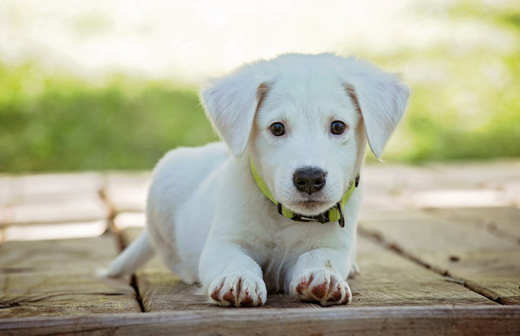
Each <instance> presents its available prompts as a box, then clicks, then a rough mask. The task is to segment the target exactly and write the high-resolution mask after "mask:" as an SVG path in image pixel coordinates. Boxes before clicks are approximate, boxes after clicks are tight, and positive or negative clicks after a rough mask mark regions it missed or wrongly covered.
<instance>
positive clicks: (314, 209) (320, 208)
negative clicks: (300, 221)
mask: <svg viewBox="0 0 520 336" xmlns="http://www.w3.org/2000/svg"><path fill="white" fill-rule="evenodd" d="M286 206H287V207H289V208H290V209H291V210H293V211H294V212H296V213H299V214H301V215H305V216H316V215H319V214H321V213H323V212H325V211H327V210H328V209H330V208H331V207H333V206H334V203H331V202H330V201H329V202H326V201H322V200H313V199H307V200H299V201H295V202H291V203H290V204H287V205H286Z"/></svg>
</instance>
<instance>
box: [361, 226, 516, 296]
mask: <svg viewBox="0 0 520 336" xmlns="http://www.w3.org/2000/svg"><path fill="white" fill-rule="evenodd" d="M360 224H361V225H360V232H362V233H363V232H364V233H365V234H367V235H371V236H372V237H374V238H376V239H378V240H380V241H381V242H383V243H385V244H386V245H387V246H388V247H390V248H392V249H394V250H397V251H400V252H401V253H403V254H404V255H406V256H408V257H409V258H411V259H413V260H416V261H417V262H418V263H420V264H423V265H425V266H427V267H431V268H433V269H435V270H436V271H437V272H439V273H441V274H447V275H449V276H450V277H452V278H456V279H460V280H462V282H463V283H464V284H465V285H466V286H468V287H469V288H471V289H472V290H474V291H475V292H477V293H481V294H482V295H485V296H486V297H488V298H490V299H492V300H495V301H497V302H500V303H503V304H519V303H520V288H519V285H520V283H519V282H518V281H519V279H520V263H519V262H518V260H520V246H519V245H518V244H517V243H516V242H514V241H509V240H505V239H503V238H500V237H497V236H496V235H494V234H492V233H491V232H489V231H488V230H486V229H485V228H483V227H482V225H480V224H478V223H475V221H471V220H469V221H468V220H446V219H443V218H437V219H406V218H404V219H402V220H398V219H395V218H394V219H392V220H374V221H361V223H360Z"/></svg>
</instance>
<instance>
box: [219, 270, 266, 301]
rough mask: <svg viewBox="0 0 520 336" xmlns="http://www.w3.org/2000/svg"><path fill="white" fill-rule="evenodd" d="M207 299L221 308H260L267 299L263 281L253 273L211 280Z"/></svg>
mask: <svg viewBox="0 0 520 336" xmlns="http://www.w3.org/2000/svg"><path fill="white" fill-rule="evenodd" d="M209 297H210V298H211V300H212V301H213V302H214V303H216V304H219V305H221V306H237V307H244V306H261V305H263V304H264V303H265V301H266V299H267V290H266V288H265V283H264V281H263V280H262V279H261V278H259V277H258V276H256V275H255V274H253V273H243V274H236V273H232V274H227V275H223V276H220V277H218V278H216V279H215V280H213V282H212V283H211V285H210V286H209Z"/></svg>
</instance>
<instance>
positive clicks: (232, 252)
mask: <svg viewBox="0 0 520 336" xmlns="http://www.w3.org/2000/svg"><path fill="white" fill-rule="evenodd" d="M199 276H200V280H201V282H202V284H203V286H204V288H207V293H208V295H209V298H210V300H211V301H212V302H213V303H216V304H219V305H221V306H237V307H240V306H261V305H263V304H264V303H265V301H266V299H267V290H266V287H265V283H264V281H263V279H262V269H261V268H260V266H259V265H258V264H257V263H256V262H255V261H254V260H253V258H251V257H250V256H249V255H247V254H246V253H245V251H244V250H243V249H242V248H241V247H240V246H237V245H235V244H232V243H229V242H217V241H212V242H208V244H207V245H206V247H205V248H204V251H203V253H202V256H201V260H200V264H199Z"/></svg>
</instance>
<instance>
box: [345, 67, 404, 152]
mask: <svg viewBox="0 0 520 336" xmlns="http://www.w3.org/2000/svg"><path fill="white" fill-rule="evenodd" d="M344 86H345V89H346V90H347V93H348V95H349V96H350V98H351V99H352V100H353V101H354V103H355V104H356V105H357V107H358V109H359V110H360V112H361V115H362V116H363V122H364V124H365V131H366V134H367V138H368V143H369V145H370V148H371V149H372V152H373V153H374V155H375V156H376V157H377V158H378V159H379V160H381V155H382V154H383V149H384V147H385V145H386V143H387V142H388V139H390V136H391V135H392V133H393V132H394V130H395V128H396V127H397V124H399V122H400V121H401V119H402V117H403V115H404V111H405V108H406V103H407V102H408V97H409V95H410V89H409V88H408V86H407V85H405V84H403V83H401V82H400V81H399V77H398V76H396V75H394V74H388V73H384V72H382V71H380V70H379V69H377V68H375V67H372V66H371V67H370V68H369V69H368V71H367V72H363V73H357V74H353V75H352V76H349V78H348V79H347V81H346V82H345V83H344Z"/></svg>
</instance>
